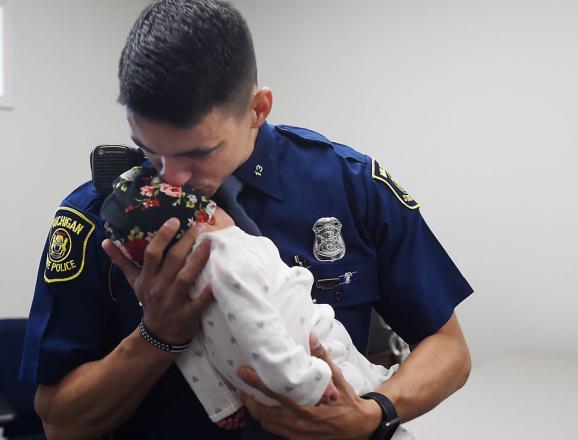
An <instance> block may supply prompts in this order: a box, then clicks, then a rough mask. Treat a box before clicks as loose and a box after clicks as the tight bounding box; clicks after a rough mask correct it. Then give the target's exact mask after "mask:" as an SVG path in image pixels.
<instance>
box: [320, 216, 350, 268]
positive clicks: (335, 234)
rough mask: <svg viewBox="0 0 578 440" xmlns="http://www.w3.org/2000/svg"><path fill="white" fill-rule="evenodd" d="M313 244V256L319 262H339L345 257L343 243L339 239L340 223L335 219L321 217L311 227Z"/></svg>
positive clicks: (341, 238)
mask: <svg viewBox="0 0 578 440" xmlns="http://www.w3.org/2000/svg"><path fill="white" fill-rule="evenodd" d="M313 232H314V233H315V243H314V244H313V255H315V258H317V259H318V260H319V261H335V260H340V259H341V258H343V256H344V255H345V242H344V241H343V237H341V222H340V221H339V220H337V219H336V218H335V217H322V218H320V219H319V220H317V221H316V222H315V224H314V225H313Z"/></svg>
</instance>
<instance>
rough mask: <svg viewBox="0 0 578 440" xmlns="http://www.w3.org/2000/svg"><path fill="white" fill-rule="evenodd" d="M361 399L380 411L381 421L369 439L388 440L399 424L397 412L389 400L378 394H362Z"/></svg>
mask: <svg viewBox="0 0 578 440" xmlns="http://www.w3.org/2000/svg"><path fill="white" fill-rule="evenodd" d="M361 398H362V399H366V400H371V401H373V402H375V403H376V404H377V405H378V406H379V408H380V411H381V421H380V423H379V424H378V426H377V428H376V429H375V431H374V432H373V434H372V435H371V437H370V438H371V439H372V440H390V439H391V438H392V437H393V435H394V433H395V431H396V430H397V428H398V427H399V424H400V420H399V417H398V415H397V411H396V409H395V406H394V405H393V403H392V402H391V400H389V399H388V398H387V396H385V395H384V394H381V393H378V392H370V393H367V394H364V395H363V396H361Z"/></svg>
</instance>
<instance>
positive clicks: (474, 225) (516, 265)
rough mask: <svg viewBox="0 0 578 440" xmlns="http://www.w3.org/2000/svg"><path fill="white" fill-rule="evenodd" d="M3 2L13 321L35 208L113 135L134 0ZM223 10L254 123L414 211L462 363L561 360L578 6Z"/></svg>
mask: <svg viewBox="0 0 578 440" xmlns="http://www.w3.org/2000/svg"><path fill="white" fill-rule="evenodd" d="M15 3H16V7H15V15H16V25H15V30H14V33H15V35H14V39H15V46H16V47H15V62H16V75H15V79H16V84H15V87H16V95H15V104H16V108H15V109H14V111H12V112H4V111H0V146H1V147H2V152H3V153H4V154H3V157H2V159H1V160H0V175H2V176H3V178H4V182H5V190H4V191H3V198H2V205H1V206H2V208H1V210H2V211H1V212H2V215H1V216H0V230H2V231H3V232H4V237H3V242H4V246H3V252H2V253H1V254H0V267H1V268H2V269H1V276H0V307H1V309H0V316H16V315H25V314H26V313H27V311H28V307H29V304H30V300H31V292H32V288H33V284H34V276H35V271H36V266H37V262H38V259H39V257H40V252H41V247H42V243H43V240H44V238H45V234H46V233H47V231H48V226H49V223H50V220H51V217H52V214H53V212H54V210H55V209H56V207H57V206H58V204H59V201H60V199H61V198H62V197H63V196H64V195H66V194H67V193H68V192H69V191H70V190H72V189H73V187H74V186H75V185H76V183H80V182H82V181H84V180H86V179H88V177H89V167H88V152H89V151H90V149H91V147H92V146H93V145H95V144H96V143H100V142H107V141H111V142H127V141H128V135H127V131H126V128H125V123H124V119H123V115H122V109H121V108H120V107H119V106H118V105H116V104H115V98H116V91H117V84H116V77H115V74H116V63H117V59H118V55H119V51H120V48H121V47H122V44H123V41H124V38H125V35H126V33H127V32H128V29H129V26H130V24H131V22H132V20H133V19H134V18H135V17H136V15H137V14H138V11H139V10H140V9H141V8H142V6H143V5H144V4H145V3H146V2H145V1H136V0H132V1H127V0H123V1H114V0H107V1H88V0H86V1H74V0H68V1H64V0H61V1H53V2H44V1H41V0H36V1H33V0H18V1H17V2H15ZM234 3H235V4H236V5H237V6H238V7H239V8H240V9H241V11H242V12H243V13H244V14H245V16H246V18H247V20H248V22H249V25H250V27H251V28H252V30H253V35H254V40H255V43H256V50H257V57H258V63H259V68H260V79H261V83H262V84H263V85H268V86H270V87H272V88H273V91H274V95H275V108H274V111H273V115H272V117H271V118H270V120H271V121H272V122H284V123H291V124H295V125H302V126H306V127H310V128H313V129H316V130H317V131H320V132H322V133H324V134H326V135H327V136H328V137H330V138H332V139H334V140H339V141H341V142H344V143H349V144H350V145H352V146H354V147H358V148H359V149H360V150H362V151H365V152H368V153H371V154H373V155H375V156H376V157H378V158H379V159H380V160H381V162H383V164H384V165H385V166H386V168H388V169H389V170H390V171H391V172H392V173H393V174H394V176H396V177H397V178H398V180H399V181H400V182H401V183H402V184H403V185H404V186H405V187H406V188H407V189H408V190H409V191H410V193H412V195H414V196H415V197H416V199H417V200H418V201H420V202H421V203H422V206H423V208H422V212H423V214H424V216H425V217H426V219H427V220H428V222H429V224H430V226H431V227H432V229H433V230H434V231H435V232H436V235H437V236H438V238H439V239H440V241H441V242H442V243H443V244H444V246H445V248H446V249H447V250H448V252H449V253H450V255H451V256H452V257H453V258H454V260H455V261H456V263H457V264H458V266H459V267H460V269H461V270H462V272H463V273H464V275H465V276H466V277H467V278H468V280H469V281H470V282H471V284H472V285H473V286H474V288H475V289H476V294H475V295H474V296H473V297H471V298H470V299H469V300H467V301H466V303H465V304H463V305H462V306H460V307H459V309H458V313H459V316H460V318H461V321H462V323H463V327H464V331H465V333H466V336H467V337H468V339H469V342H470V346H471V349H472V352H473V356H474V360H475V362H480V361H482V360H484V359H487V358H489V357H492V356H495V355H497V354H498V353H500V352H503V351H511V350H519V349H524V348H528V347H532V348H535V347H542V346H544V347H547V348H549V349H552V350H560V351H571V352H572V351H573V352H576V351H578V329H577V326H576V324H575V319H573V318H574V317H575V316H576V313H577V312H576V311H577V310H578V292H577V288H576V286H577V285H578V279H577V278H578V275H577V273H576V272H577V270H576V269H577V268H578V264H577V263H578V257H577V254H576V245H577V244H578V239H577V233H576V231H575V229H574V227H575V225H576V224H577V223H578V222H577V220H578V218H577V217H578V208H577V207H576V205H575V204H574V203H573V202H574V200H575V199H576V196H575V194H574V191H576V189H577V188H578V185H577V183H578V182H577V177H576V171H575V166H574V163H575V162H576V159H577V155H576V153H575V151H574V150H573V148H572V147H574V146H575V144H576V142H577V140H578V132H577V129H576V128H575V127H576V123H575V121H577V120H578V118H577V117H578V108H577V105H576V103H577V102H578V99H577V98H578V96H577V95H578V85H577V84H578V83H577V81H576V78H578V57H577V56H576V47H578V27H577V26H576V23H578V4H577V3H576V2H573V1H571V0H566V1H562V0H557V1H556V0H549V1H546V0H540V1H539V0H526V1H524V2H522V1H516V0H500V1H497V0H488V1H485V2H480V1H465V0H462V1H449V0H440V1H436V2H431V1H427V0H414V1H395V2H394V1H379V0H371V1H370V0H364V1H363V2H350V1H345V0H339V1H335V0H333V1H331V0H316V1H305V0H292V1H291V2H287V1H281V0H268V1H263V0H261V1H257V0H236V1H234ZM49 4H50V6H49Z"/></svg>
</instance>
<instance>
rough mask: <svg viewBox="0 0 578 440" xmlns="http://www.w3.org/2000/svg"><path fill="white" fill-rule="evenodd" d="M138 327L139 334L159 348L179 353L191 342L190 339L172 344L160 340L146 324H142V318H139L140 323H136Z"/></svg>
mask: <svg viewBox="0 0 578 440" xmlns="http://www.w3.org/2000/svg"><path fill="white" fill-rule="evenodd" d="M138 329H139V331H140V334H141V336H142V337H143V338H144V340H145V341H147V342H148V343H149V344H151V345H152V346H153V347H155V348H158V349H159V350H164V351H168V352H170V353H181V352H183V351H185V350H186V349H187V348H189V345H190V343H191V340H190V339H189V340H188V341H187V342H185V343H184V344H178V345H172V344H168V343H166V342H164V341H161V340H160V339H159V338H157V337H156V336H155V335H153V334H152V333H151V331H150V330H149V329H148V328H147V327H146V325H145V324H144V318H142V319H141V320H140V324H139V325H138Z"/></svg>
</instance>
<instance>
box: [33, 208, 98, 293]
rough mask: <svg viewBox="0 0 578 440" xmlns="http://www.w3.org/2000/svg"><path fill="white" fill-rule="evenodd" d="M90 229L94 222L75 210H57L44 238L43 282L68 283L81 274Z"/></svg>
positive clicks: (90, 232)
mask: <svg viewBox="0 0 578 440" xmlns="http://www.w3.org/2000/svg"><path fill="white" fill-rule="evenodd" d="M94 228H95V226H94V222H92V221H91V220H90V219H89V218H88V217H86V216H85V215H84V214H82V213H80V212H78V211H77V210H76V209H73V208H68V207H65V206H61V207H60V208H58V211H56V214H55V216H54V220H53V221H52V228H51V229H50V237H49V239H48V252H47V254H46V266H45V268H44V281H46V282H47V283H56V282H59V281H60V282H62V281H70V280H72V279H74V278H76V277H77V276H79V275H80V274H81V272H82V269H84V259H85V255H86V244H87V243H88V239H89V238H90V236H91V234H92V232H93V231H94Z"/></svg>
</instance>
